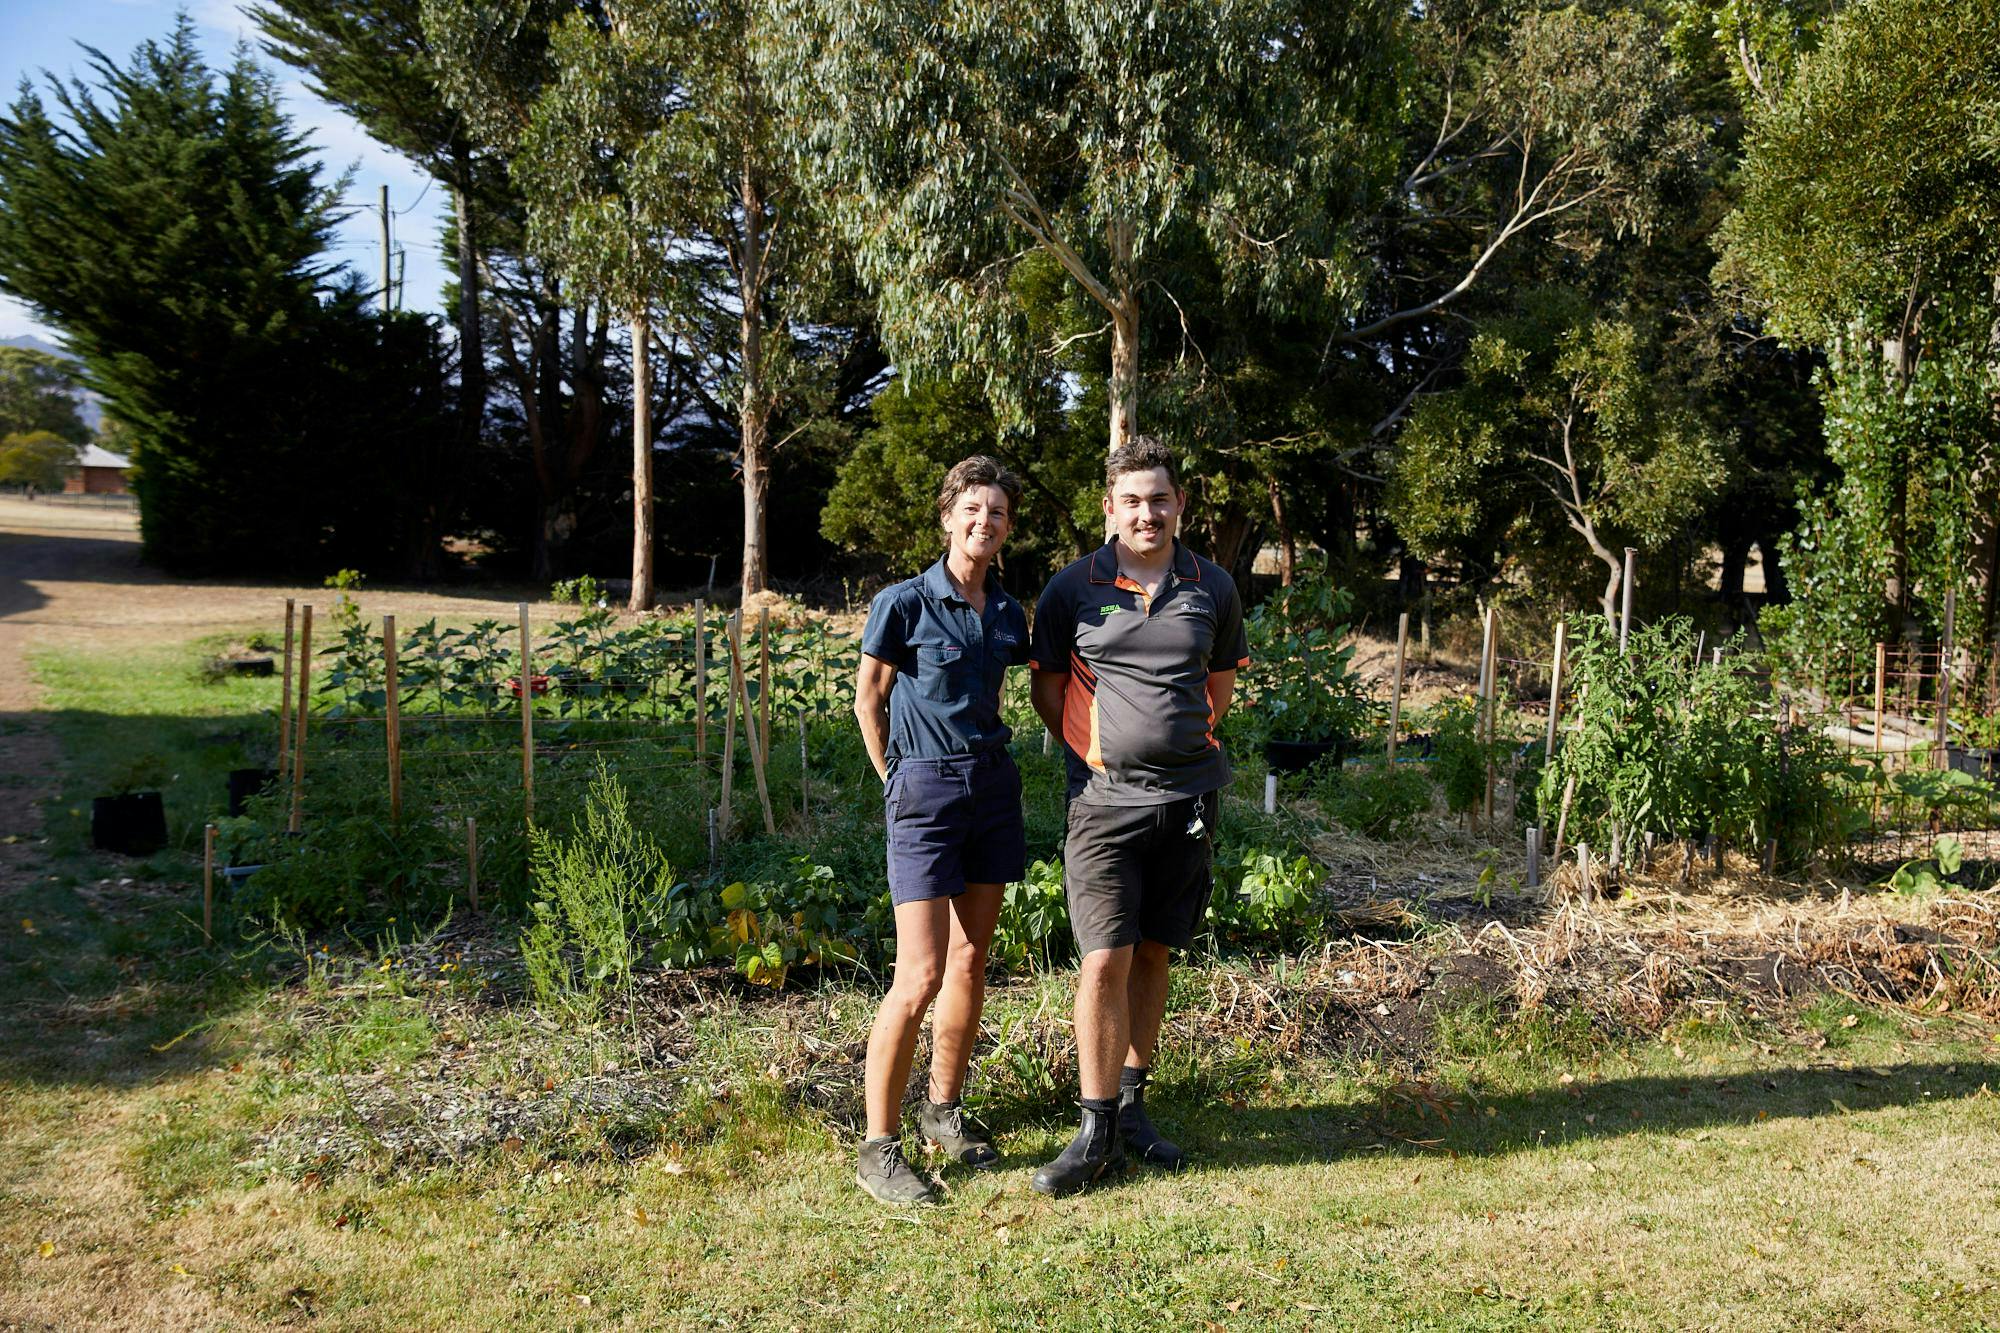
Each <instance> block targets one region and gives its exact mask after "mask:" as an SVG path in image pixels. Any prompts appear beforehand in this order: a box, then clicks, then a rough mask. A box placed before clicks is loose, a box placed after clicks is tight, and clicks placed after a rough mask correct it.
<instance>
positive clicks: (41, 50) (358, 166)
mask: <svg viewBox="0 0 2000 1333" xmlns="http://www.w3.org/2000/svg"><path fill="white" fill-rule="evenodd" d="M182 7H185V8H186V9H187V10H188V12H189V14H190V16H191V17H192V18H193V19H194V21H195V25H196V31H197V34H198V36H199V38H200V40H201V46H202V53H203V54H204V55H205V56H206V57H207V58H208V61H209V63H210V64H211V65H212V66H215V67H217V68H221V67H224V66H226V65H227V64H228V63H229V60H230V57H231V53H232V51H234V49H235V47H236V44H237V43H238V42H239V41H249V42H252V43H253V44H254V43H255V42H256V40H257V36H258V33H257V27H256V25H255V24H254V23H252V22H251V21H250V20H249V19H248V18H247V17H246V16H245V15H244V14H243V12H242V11H241V9H240V8H239V7H238V6H237V5H236V4H235V3H233V0H185V4H184V5H183V4H181V3H176V2H175V0H0V98H4V101H5V102H6V103H8V104H11V103H12V102H13V101H14V99H15V96H16V95H17V90H18V89H19V87H20V84H21V80H22V79H24V78H27V79H32V80H33V81H34V82H35V84H36V85H37V86H38V87H39V86H41V84H42V83H43V80H42V76H41V72H42V71H43V70H45V69H46V70H48V71H49V72H50V73H52V74H55V75H57V76H58V77H62V78H65V79H66V78H68V77H70V76H71V75H83V74H86V73H87V72H88V62H89V57H88V56H86V55H85V54H84V53H83V51H82V50H81V49H80V46H79V43H81V44H82V45H83V46H93V47H96V48H97V49H98V50H100V51H102V52H103V53H104V54H105V55H107V56H109V57H111V59H112V60H114V61H116V62H117V63H119V64H124V63H125V62H126V61H127V60H128V59H129V57H130V56H131V54H132V49H133V48H134V47H136V46H138V45H139V44H140V43H141V42H144V41H146V40H148V39H157V38H162V37H165V36H166V35H167V34H168V33H169V32H170V31H171V30H172V28H173V23H174V13H175V11H176V10H177V9H179V8H182ZM256 54H257V58H258V61H259V63H260V64H262V65H264V66H265V67H266V68H268V69H270V70H271V71H272V72H273V73H274V74H275V75H276V77H277V79H278V84H279V88H280V91H281V95H282V96H283V99H284V106H285V110H286V112H287V113H288V114H289V115H290V116H291V118H292V123H293V126H294V127H295V128H296V129H299V130H301V131H304V132H305V133H306V135H307V136H308V137H309V138H310V139H311V141H312V143H313V144H314V145H315V146H316V147H317V148H318V149H319V157H320V161H321V163H322V164H323V167H324V169H323V172H322V176H321V178H322V179H323V180H325V181H327V182H329V183H330V182H331V181H333V180H334V179H335V178H337V177H338V176H339V175H340V173H341V172H343V171H345V170H346V169H347V168H349V167H354V168H355V172H354V179H353V181H352V182H351V183H350V184H349V186H348V188H347V190H346V192H345V193H344V194H343V195H342V198H343V199H345V200H347V201H349V202H351V203H353V204H356V205H360V206H361V207H359V208H357V209H356V211H355V213H354V214H353V215H352V216H351V217H349V218H348V219H347V220H346V221H345V222H343V223H342V224H341V226H340V228H339V234H338V236H337V238H336V240H335V242H334V244H335V251H334V253H335V255H336V256H337V257H338V258H339V259H340V260H341V261H342V262H344V263H346V264H348V265H350V266H352V267H354V268H356V269H358V270H359V271H360V272H361V273H363V274H364V275H365V276H366V277H367V280H368V282H369V285H370V286H371V287H373V286H375V285H377V284H379V282H380V274H381V270H382V222H381V217H380V214H379V213H378V212H377V211H376V202H377V200H378V199H379V198H380V197H381V187H382V186H384V185H387V186H388V187H389V209H390V212H391V214H392V215H393V216H392V218H391V223H390V226H391V230H392V232H393V234H394V244H395V245H396V246H397V247H400V248H402V249H403V250H404V251H405V252H406V253H405V258H404V259H403V260H402V274H403V300H402V304H403V306H404V307H405V308H406V309H413V310H427V311H436V310H437V309H438V308H439V306H440V300H439V297H440V294H441V292H442V291H443V288H444V283H445V270H444V264H443V262H442V259H441V257H440V255H439V253H438V237H439V235H440V231H439V228H440V225H441V223H442V221H443V218H444V213H445V210H446V208H447V207H448V205H449V200H448V199H447V198H446V196H445V192H444V190H443V188H442V187H440V186H435V185H433V186H431V187H430V189H429V190H428V192H427V191H426V190H425V186H426V185H429V184H430V182H429V180H428V178H426V177H425V176H424V174H423V173H422V172H420V171H418V170H417V169H416V168H415V167H414V166H412V165H411V164H410V163H409V162H407V161H405V160H404V159H403V158H400V157H398V156H396V155H395V154H394V153H391V152H390V151H389V150H388V149H386V148H383V147H382V146H381V145H380V144H378V143H376V142H375V141H374V140H373V139H370V138H369V137H368V136H367V134H366V133H364V132H363V131H362V129H361V127H360V126H359V125H357V124H356V123H355V122H354V121H353V120H352V119H350V118H349V117H348V116H346V115H345V114H344V113H342V112H340V111H338V110H336V109H335V108H333V107H331V106H329V105H327V104H326V103H325V102H322V101H320V100H319V99H318V98H316V97H314V96H313V95H312V94H311V93H309V92H307V91H306V88H305V85H304V84H303V83H302V82H301V81H300V79H299V77H298V74H297V72H296V71H294V70H292V69H291V68H290V67H288V66H284V65H280V64H278V63H277V62H276V61H274V60H271V59H270V58H269V57H267V56H265V55H264V54H263V53H262V52H261V51H258V52H257V53H256ZM44 100H45V101H46V100H47V99H46V97H45V98H44ZM21 334H34V335H37V336H39V337H41V338H43V339H46V340H47V341H49V342H56V341H58V337H57V334H56V332H55V330H53V329H49V328H47V327H44V326H43V325H41V324H39V323H37V322H36V320H35V317H34V314H33V312H31V311H30V310H29V309H28V308H27V307H26V306H23V305H22V304H20V303H19V302H17V301H15V300H13V299H12V298H10V297H6V296H0V338H10V337H15V336H18V335H21Z"/></svg>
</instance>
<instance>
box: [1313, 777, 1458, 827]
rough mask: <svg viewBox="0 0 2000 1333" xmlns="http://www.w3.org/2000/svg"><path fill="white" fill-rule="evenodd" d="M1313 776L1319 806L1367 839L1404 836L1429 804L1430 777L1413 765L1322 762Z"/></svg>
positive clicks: (1342, 824)
mask: <svg viewBox="0 0 2000 1333" xmlns="http://www.w3.org/2000/svg"><path fill="white" fill-rule="evenodd" d="M1313 774H1314V781H1313V794H1314V795H1315V796H1316V797H1317V798H1318V800H1319V805H1320V809H1322V810H1324V811H1325V812H1326V813H1327V814H1328V815H1330V816H1332V817H1333V819H1334V820H1335V821H1336V822H1337V823H1339V824H1340V825H1341V826H1342V827H1344V828H1348V829H1351V830H1353V831H1354V832H1356V833H1359V834H1362V835H1364V836H1366V837H1370V838H1380V839H1389V838H1401V837H1406V836H1408V835H1409V833H1410V831H1411V830H1412V829H1413V828H1415V827H1416V824H1417V821H1418V820H1419V819H1421V818H1422V817H1423V816H1424V815H1425V814H1426V813H1428V812H1429V810H1430V808H1431V782H1430V779H1429V778H1428V777H1427V776H1426V775H1425V774H1424V771H1423V770H1422V769H1421V768H1419V767H1417V766H1415V765H1411V764H1390V763H1386V762H1383V761H1381V760H1379V759H1378V760H1377V761H1376V762H1373V763H1369V764H1363V765H1359V766H1356V767H1343V766H1337V765H1333V764H1324V763H1322V764H1317V765H1315V766H1314V769H1313ZM1481 780H1482V781H1483V780H1484V773H1483V772H1482V773H1481Z"/></svg>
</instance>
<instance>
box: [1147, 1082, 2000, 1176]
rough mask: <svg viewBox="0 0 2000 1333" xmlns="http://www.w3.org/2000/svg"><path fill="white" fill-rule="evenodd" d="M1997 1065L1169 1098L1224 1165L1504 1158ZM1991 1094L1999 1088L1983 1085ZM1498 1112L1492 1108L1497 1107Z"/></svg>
mask: <svg viewBox="0 0 2000 1333" xmlns="http://www.w3.org/2000/svg"><path fill="white" fill-rule="evenodd" d="M1996 1085H2000V1064H1994V1063H1991V1062H1989V1061H1957V1062H1949V1063H1938V1062H1935V1061H1931V1062H1920V1063H1911V1064H1901V1065H1895V1066H1890V1067H1881V1066H1855V1067H1844V1066H1822V1065H1813V1066H1792V1067H1782V1068H1772V1069H1746V1070H1743V1071H1741V1072H1739V1073H1733V1074H1729V1075H1715V1074H1702V1075H1694V1074H1689V1075H1682V1076H1675V1075H1637V1076H1633V1077H1629V1078H1613V1079H1604V1080H1591V1081H1588V1082H1579V1083H1572V1084H1556V1085H1552V1086H1550V1087H1547V1088H1538V1089H1535V1090H1533V1091H1530V1092H1518V1093H1506V1094H1501V1095H1498V1096H1489V1097H1482V1098H1478V1099H1476V1100H1475V1099H1474V1098H1472V1097H1469V1096H1465V1095H1458V1096H1456V1097H1455V1098H1453V1099H1452V1100H1451V1101H1450V1102H1448V1103H1447V1102H1432V1101H1429V1100H1428V1099H1426V1098H1425V1097H1422V1096H1419V1095H1417V1094H1416V1092H1415V1090H1414V1088H1413V1087H1412V1088H1410V1089H1406V1090H1405V1092H1404V1093H1398V1092H1396V1091H1391V1092H1390V1093H1388V1094H1386V1095H1385V1096H1383V1097H1382V1098H1379V1099H1375V1098H1371V1099H1366V1100H1361V1099H1357V1100H1354V1101H1350V1102H1344V1103H1341V1102H1321V1103H1317V1104H1313V1103H1308V1104H1303V1105H1297V1106H1251V1107H1244V1108H1232V1107H1228V1106H1223V1105H1218V1104H1215V1103H1210V1104H1208V1105H1206V1106H1180V1105H1174V1104H1172V1103H1165V1104H1163V1105H1162V1106H1161V1107H1160V1111H1161V1114H1160V1115H1159V1117H1158V1118H1159V1119H1160V1120H1161V1122H1162V1123H1163V1125H1165V1124H1166V1123H1167V1121H1168V1119H1169V1117H1172V1118H1173V1119H1174V1121H1175V1124H1174V1125H1173V1126H1172V1127H1170V1128H1169V1132H1171V1129H1172V1128H1179V1129H1180V1131H1181V1133H1182V1134H1183V1136H1184V1141H1185V1143H1186V1145H1187V1146H1188V1148H1189V1150H1190V1152H1191V1153H1192V1154H1193V1155H1194V1156H1196V1157H1197V1159H1198V1160H1200V1161H1202V1162H1203V1163H1205V1164H1211V1165H1213V1166H1215V1167H1218V1168H1225V1169H1226V1168H1229V1167H1242V1166H1264V1165H1291V1164H1297V1163H1304V1162H1331V1161H1339V1160H1341V1159H1343V1158H1346V1157H1352V1156H1355V1155H1358V1154H1361V1153H1366V1152H1374V1151H1380V1150H1382V1149H1385V1148H1386V1149H1388V1150H1390V1151H1394V1152H1402V1153H1408V1154H1411V1155H1417V1156H1429V1155H1433V1154H1448V1155H1458V1156H1477V1157H1500V1156H1505V1155H1507V1154H1510V1153H1515V1152H1521V1151H1523V1150H1526V1149H1530V1148H1543V1147H1555V1146H1559V1145H1562V1144H1565V1143H1573V1142H1577V1141H1581V1140H1590V1139H1614V1138H1624V1137H1627V1136H1630V1135H1635V1134H1649V1135H1660V1134H1680V1133H1685V1132H1689V1131H1695V1130H1708V1129H1722V1128H1731V1127H1737V1126H1749V1125H1757V1124H1770V1123H1775V1122H1781V1121H1785V1120H1805V1119H1815V1118H1822V1117H1833V1116H1841V1115H1847V1114H1850V1113H1859V1112H1864V1111H1876V1110H1884V1109H1888V1108H1892V1107H1900V1106H1918V1105H1922V1104H1924V1103H1926V1102H1946V1101H1953V1100H1958V1099H1963V1098H1967V1097H1972V1096H1978V1095H1982V1089H1983V1088H1992V1087H1995V1086H1996ZM1986 1095H1990V1094H1986ZM1489 1112H1491V1114H1489Z"/></svg>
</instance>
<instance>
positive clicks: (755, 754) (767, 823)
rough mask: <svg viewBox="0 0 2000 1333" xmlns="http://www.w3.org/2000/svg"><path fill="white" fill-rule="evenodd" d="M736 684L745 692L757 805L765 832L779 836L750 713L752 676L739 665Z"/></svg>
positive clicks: (745, 731) (747, 738)
mask: <svg viewBox="0 0 2000 1333" xmlns="http://www.w3.org/2000/svg"><path fill="white" fill-rule="evenodd" d="M736 684H737V687H738V688H739V689H741V690H742V691H743V739H744V741H745V742H747V743H748V746H749V750H750V773H751V775H752V776H753V777H755V778H756V779H757V803H758V805H760V806H762V807H763V811H764V832H765V834H766V835H767V836H769V837H774V838H775V837H776V836H778V824H777V821H776V820H774V819H773V818H772V817H771V789H770V787H769V785H768V784H767V783H766V782H765V780H764V747H763V746H762V745H761V744H759V743H758V740H757V720H756V718H755V717H754V716H753V715H752V714H751V712H750V676H749V674H748V673H747V672H745V671H744V670H743V669H742V667H741V666H740V665H739V666H738V668H737V671H736Z"/></svg>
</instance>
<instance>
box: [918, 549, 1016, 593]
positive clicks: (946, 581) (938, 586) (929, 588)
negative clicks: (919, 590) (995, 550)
mask: <svg viewBox="0 0 2000 1333" xmlns="http://www.w3.org/2000/svg"><path fill="white" fill-rule="evenodd" d="M1006 591H1007V590H1006V588H1004V587H1002V586H1001V583H1000V571H999V570H997V569H995V568H994V567H993V566H992V565H988V566H987V567H986V595H987V596H988V597H991V596H993V594H995V593H1000V594H1003V595H1004V594H1005V593H1006ZM924 593H925V595H926V596H929V597H934V598H936V599H937V600H938V601H940V602H962V601H964V600H965V599H964V598H963V597H960V596H959V595H958V589H957V588H956V587H955V586H953V584H952V581H951V574H950V573H949V572H947V571H946V569H945V567H944V557H943V556H939V557H938V562H937V563H936V564H934V565H932V566H931V567H930V568H929V569H927V570H925V571H924Z"/></svg>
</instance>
